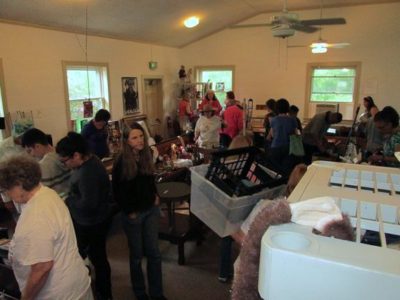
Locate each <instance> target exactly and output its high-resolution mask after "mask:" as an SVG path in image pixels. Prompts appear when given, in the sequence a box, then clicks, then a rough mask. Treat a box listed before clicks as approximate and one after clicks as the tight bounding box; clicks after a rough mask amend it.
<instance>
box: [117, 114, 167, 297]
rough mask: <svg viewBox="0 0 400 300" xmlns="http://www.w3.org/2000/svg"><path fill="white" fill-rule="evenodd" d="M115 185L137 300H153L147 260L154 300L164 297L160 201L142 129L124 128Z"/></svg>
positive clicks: (146, 138)
mask: <svg viewBox="0 0 400 300" xmlns="http://www.w3.org/2000/svg"><path fill="white" fill-rule="evenodd" d="M112 183H113V192H114V198H115V200H116V201H117V203H118V204H119V206H120V207H121V210H122V224H123V227H124V230H125V233H126V236H127V238H128V245H129V263H130V273H131V284H132V288H133V291H134V293H135V296H136V298H137V299H139V300H141V299H149V297H148V296H147V293H146V285H145V281H144V276H143V270H142V266H141V263H142V258H143V256H146V257H147V278H148V284H149V294H150V297H151V299H166V298H165V297H164V296H163V288H162V273H161V254H160V251H159V248H158V223H159V217H160V210H159V208H158V204H159V197H158V196H157V190H156V185H155V177H154V164H153V158H152V153H151V150H150V147H149V145H148V137H147V136H146V133H145V131H144V129H143V127H142V126H140V125H139V124H138V123H136V122H135V123H133V124H132V125H131V127H128V128H124V130H123V134H122V149H121V153H120V154H119V156H118V157H117V159H116V161H115V163H114V167H113V172H112Z"/></svg>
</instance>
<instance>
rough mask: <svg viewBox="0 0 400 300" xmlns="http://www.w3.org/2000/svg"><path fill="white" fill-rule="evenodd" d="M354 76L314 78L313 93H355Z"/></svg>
mask: <svg viewBox="0 0 400 300" xmlns="http://www.w3.org/2000/svg"><path fill="white" fill-rule="evenodd" d="M353 90H354V78H330V77H323V78H315V77H314V78H313V80H312V91H313V93H314V92H316V93H321V92H324V93H353Z"/></svg>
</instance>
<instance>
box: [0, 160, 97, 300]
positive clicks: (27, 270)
mask: <svg viewBox="0 0 400 300" xmlns="http://www.w3.org/2000/svg"><path fill="white" fill-rule="evenodd" d="M40 179H41V171H40V166H39V164H38V163H37V162H36V161H34V160H33V159H32V158H29V157H26V156H14V157H11V158H9V159H7V160H5V161H3V162H2V163H0V188H1V190H3V191H4V192H5V193H6V194H7V195H8V196H9V197H10V198H11V199H12V200H13V201H14V202H16V203H20V204H24V208H23V210H22V213H21V216H20V218H19V220H18V223H17V227H16V229H15V233H14V236H13V238H12V241H11V243H10V248H9V259H10V262H11V264H12V268H13V271H14V274H15V277H16V279H17V281H18V285H19V288H20V290H21V299H22V300H26V299H49V300H50V299H71V300H75V299H80V300H89V299H93V295H92V291H91V288H90V278H89V274H88V269H87V268H86V267H85V265H84V262H83V260H82V258H81V257H80V255H79V253H78V248H77V243H76V239H75V233H74V227H73V225H72V221H71V217H70V214H69V212H68V209H67V207H66V206H65V204H64V202H63V200H61V198H60V196H58V194H57V193H56V192H55V191H53V190H52V189H50V188H48V187H45V186H42V185H41V184H40Z"/></svg>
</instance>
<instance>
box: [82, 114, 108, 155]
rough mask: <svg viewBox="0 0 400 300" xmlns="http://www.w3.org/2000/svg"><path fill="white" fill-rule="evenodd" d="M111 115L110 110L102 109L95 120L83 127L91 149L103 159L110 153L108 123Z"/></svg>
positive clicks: (84, 135)
mask: <svg viewBox="0 0 400 300" xmlns="http://www.w3.org/2000/svg"><path fill="white" fill-rule="evenodd" d="M110 118H111V115H110V113H109V112H108V110H105V109H100V110H99V111H98V112H97V113H96V115H95V117H94V119H93V120H91V121H90V122H89V123H87V124H86V125H85V126H84V127H83V129H82V132H81V134H82V136H83V137H84V138H85V139H86V141H87V143H88V144H89V149H90V151H91V152H92V153H93V154H96V155H97V157H98V158H100V159H102V158H104V157H107V156H108V155H109V154H110V150H109V149H108V143H107V141H108V131H107V123H108V121H109V120H110Z"/></svg>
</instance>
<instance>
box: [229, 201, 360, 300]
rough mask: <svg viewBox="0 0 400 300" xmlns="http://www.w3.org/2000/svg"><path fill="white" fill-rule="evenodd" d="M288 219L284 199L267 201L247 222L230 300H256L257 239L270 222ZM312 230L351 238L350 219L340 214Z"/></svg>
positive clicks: (288, 209) (258, 240)
mask: <svg viewBox="0 0 400 300" xmlns="http://www.w3.org/2000/svg"><path fill="white" fill-rule="evenodd" d="M291 220H292V213H291V207H290V204H289V202H288V201H287V200H286V199H285V198H280V199H277V200H272V201H270V202H269V203H268V204H267V206H266V207H265V208H264V209H263V210H262V211H261V212H260V213H259V214H258V215H257V217H256V218H255V219H254V222H253V223H252V224H251V225H250V229H249V232H248V234H247V235H246V237H245V239H244V241H243V245H242V249H241V251H240V255H239V265H238V267H237V269H236V270H235V277H234V281H233V286H232V300H258V299H261V297H260V295H259V294H258V269H259V262H260V249H261V238H262V236H263V235H264V233H265V232H266V230H267V229H268V227H269V226H270V225H279V224H284V223H289V222H291ZM314 232H315V233H317V234H321V235H324V236H329V237H330V236H333V237H335V238H339V239H345V240H353V239H354V234H353V229H352V227H351V223H350V220H349V218H348V217H347V216H344V215H342V218H341V220H338V219H332V220H331V221H329V222H327V223H326V224H324V226H323V228H322V229H321V230H320V231H316V230H314ZM288 288H290V287H288Z"/></svg>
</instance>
